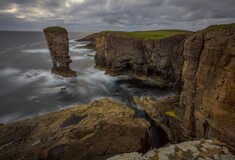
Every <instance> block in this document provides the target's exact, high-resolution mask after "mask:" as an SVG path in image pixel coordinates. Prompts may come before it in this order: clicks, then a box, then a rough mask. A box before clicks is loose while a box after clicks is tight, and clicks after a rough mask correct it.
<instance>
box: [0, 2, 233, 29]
mask: <svg viewBox="0 0 235 160" xmlns="http://www.w3.org/2000/svg"><path fill="white" fill-rule="evenodd" d="M234 6H235V1H234V0H223V1H221V0H197V1H189V0H43V1H41V0H20V1H19V0H10V1H9V0H1V1H0V29H3V30H7V29H9V30H42V29H43V28H44V27H46V26H50V25H62V26H65V27H67V28H68V29H71V30H76V31H80V30H106V29H113V30H144V29H162V28H176V29H191V30H196V29H200V28H203V27H206V26H208V25H211V24H219V23H232V22H235V14H234V13H235V7H234Z"/></svg>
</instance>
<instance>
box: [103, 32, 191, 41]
mask: <svg viewBox="0 0 235 160" xmlns="http://www.w3.org/2000/svg"><path fill="white" fill-rule="evenodd" d="M105 32H115V33H117V34H121V35H126V36H130V37H134V38H139V39H162V38H166V37H170V36H173V35H177V34H188V33H191V31H186V30H152V31H134V32H119V31H105Z"/></svg>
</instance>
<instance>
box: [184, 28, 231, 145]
mask: <svg viewBox="0 0 235 160" xmlns="http://www.w3.org/2000/svg"><path fill="white" fill-rule="evenodd" d="M184 48H185V49H184V65H183V69H182V78H183V81H184V85H183V91H182V95H181V102H182V103H181V105H182V106H184V107H185V108H186V111H185V116H184V126H183V127H184V129H185V131H186V133H187V134H188V135H191V136H196V137H198V138H201V137H205V138H209V137H213V138H218V139H221V140H223V141H225V142H227V143H229V144H231V145H233V146H235V134H234V133H235V128H234V124H235V57H234V55H235V26H231V25H225V26H211V27H209V28H207V29H205V30H203V31H200V32H198V33H196V34H194V35H193V36H191V37H190V38H189V39H187V41H186V43H185V45H184Z"/></svg>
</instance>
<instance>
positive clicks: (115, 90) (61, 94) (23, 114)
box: [0, 31, 174, 123]
mask: <svg viewBox="0 0 235 160" xmlns="http://www.w3.org/2000/svg"><path fill="white" fill-rule="evenodd" d="M85 35H87V33H69V39H70V41H69V49H70V53H69V54H70V56H71V59H72V60H73V62H72V64H71V65H70V66H71V68H72V69H73V70H75V71H77V75H78V76H77V77H76V78H62V77H59V76H56V75H53V74H51V72H50V69H51V66H52V63H51V59H50V55H49V50H48V49H47V45H46V41H45V39H44V35H43V33H42V32H8V31H1V32H0V123H9V122H13V121H17V120H20V119H25V118H31V117H35V116H38V115H42V114H45V113H48V112H52V111H57V110H61V109H64V108H68V107H72V106H75V105H78V104H81V103H86V102H89V101H91V100H94V99H97V98H101V97H112V98H116V99H119V100H121V101H122V102H123V103H126V104H127V105H128V106H129V107H131V108H133V109H134V110H135V111H136V116H137V117H145V118H146V115H145V113H144V111H143V109H141V108H140V107H138V106H136V105H135V104H134V102H133V96H135V95H136V96H151V97H155V98H158V97H162V96H168V95H171V94H174V93H173V92H172V91H171V89H166V88H161V87H158V86H156V85H155V83H154V82H152V81H150V80H149V81H146V82H143V81H139V80H136V79H133V78H132V77H130V76H120V77H110V76H108V75H106V74H104V71H99V70H97V69H95V68H94V57H92V56H90V55H95V51H94V50H90V49H84V48H79V47H80V46H84V45H86V43H87V42H77V41H75V40H76V39H79V38H82V37H84V36H85ZM88 55H89V56H88Z"/></svg>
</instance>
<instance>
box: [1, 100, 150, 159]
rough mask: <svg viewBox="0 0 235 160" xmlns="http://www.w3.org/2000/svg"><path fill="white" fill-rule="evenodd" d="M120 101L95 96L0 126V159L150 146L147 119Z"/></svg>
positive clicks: (100, 154) (99, 155) (101, 153)
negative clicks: (89, 100) (72, 104)
mask: <svg viewBox="0 0 235 160" xmlns="http://www.w3.org/2000/svg"><path fill="white" fill-rule="evenodd" d="M134 116H135V112H134V110H132V109H129V108H128V107H127V106H125V105H123V104H122V103H121V102H119V101H116V100H110V99H100V100H95V101H94V102H92V103H91V104H84V105H80V106H77V107H73V108H70V109H66V110H63V111H59V112H54V113H49V114H46V115H43V116H40V117H37V118H33V119H29V120H23V121H19V122H16V123H11V124H7V125H3V126H0V159H4V160H19V159H22V160H32V159H40V160H44V159H61V160H73V159H74V160H75V159H76V160H77V159H81V160H82V159H87V160H89V159H106V158H108V157H111V156H113V155H116V154H120V153H125V152H134V151H138V152H142V153H145V152H146V151H147V150H148V149H149V147H150V144H149V143H150V142H149V133H148V128H149V127H150V124H149V122H148V121H146V120H144V119H139V118H134Z"/></svg>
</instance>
